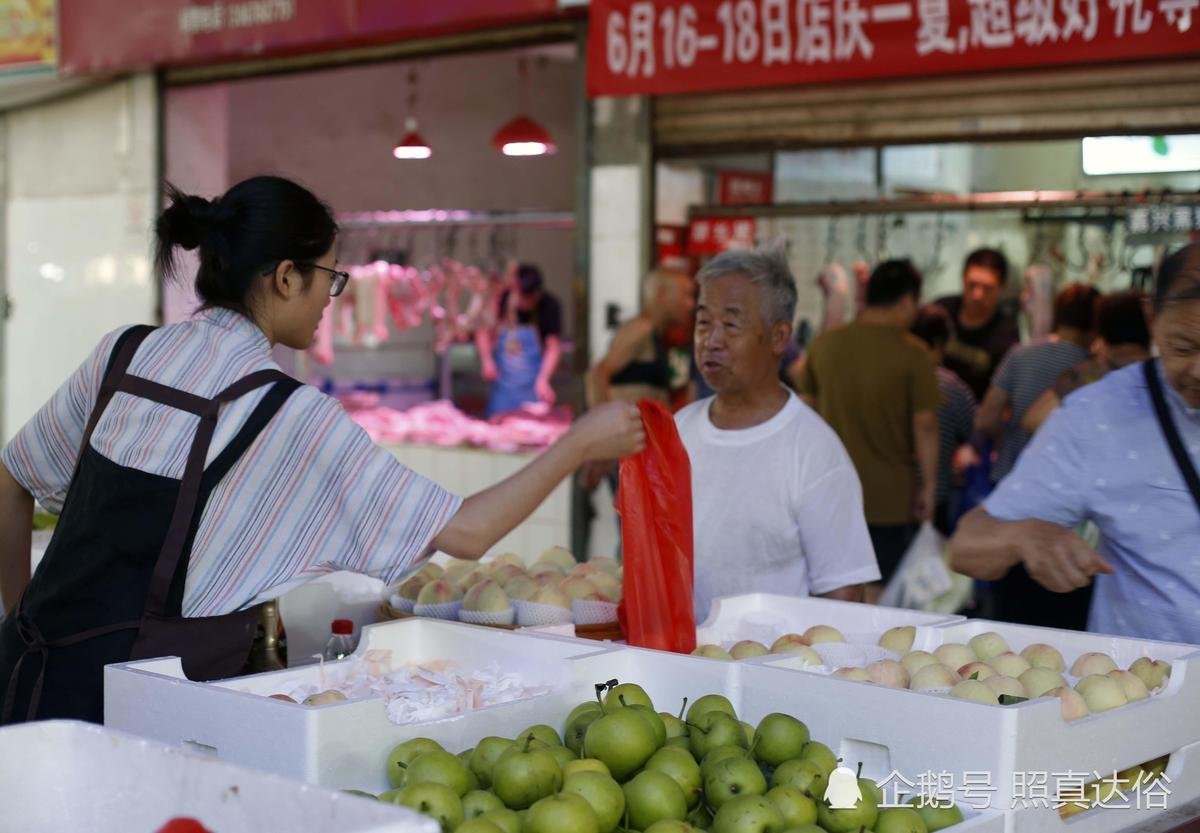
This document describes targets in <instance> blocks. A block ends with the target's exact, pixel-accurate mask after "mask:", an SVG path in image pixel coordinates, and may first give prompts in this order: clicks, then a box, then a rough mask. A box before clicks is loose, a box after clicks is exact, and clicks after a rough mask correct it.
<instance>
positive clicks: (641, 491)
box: [616, 400, 696, 654]
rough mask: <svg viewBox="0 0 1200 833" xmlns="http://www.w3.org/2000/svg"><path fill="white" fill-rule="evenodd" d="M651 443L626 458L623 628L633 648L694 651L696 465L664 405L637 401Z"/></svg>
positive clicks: (621, 505) (621, 502) (621, 508)
mask: <svg viewBox="0 0 1200 833" xmlns="http://www.w3.org/2000/svg"><path fill="white" fill-rule="evenodd" d="M638 408H640V409H641V412H642V422H643V423H644V424H645V426H646V448H645V450H644V451H643V452H642V453H641V454H638V455H637V456H636V457H628V458H626V459H624V460H622V461H621V481H620V487H619V488H618V489H617V502H616V505H617V513H618V514H619V515H620V516H621V548H622V550H623V553H622V558H623V560H624V564H625V598H624V601H623V602H622V603H621V606H620V608H619V616H620V620H621V628H622V630H624V632H625V639H626V641H628V643H629V644H630V645H637V646H639V647H642V648H657V649H659V650H663V651H677V652H679V653H685V654H686V653H690V652H691V651H692V650H694V649H695V647H696V614H695V610H694V609H693V607H692V587H693V585H692V564H693V551H692V467H691V463H690V462H689V461H688V455H687V450H686V449H685V448H684V447H683V441H682V440H680V439H679V432H678V431H677V430H676V429H675V419H674V417H672V416H671V413H670V412H669V411H668V410H667V409H666V408H665V407H663V406H662V405H661V404H659V403H658V402H651V401H648V400H643V401H642V402H639V403H638Z"/></svg>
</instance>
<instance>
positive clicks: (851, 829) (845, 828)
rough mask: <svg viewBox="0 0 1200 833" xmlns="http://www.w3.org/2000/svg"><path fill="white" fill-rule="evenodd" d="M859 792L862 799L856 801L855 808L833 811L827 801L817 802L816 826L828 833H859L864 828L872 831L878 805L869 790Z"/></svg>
mask: <svg viewBox="0 0 1200 833" xmlns="http://www.w3.org/2000/svg"><path fill="white" fill-rule="evenodd" d="M860 788H861V784H860ZM861 792H862V797H861V798H859V799H858V801H857V802H856V803H855V806H853V807H850V808H847V809H844V810H835V809H833V808H832V807H830V806H829V802H828V801H818V802H817V824H819V825H821V826H822V827H824V828H825V830H827V831H828V833H859V831H860V830H861V829H862V828H864V827H865V828H867V829H868V830H871V829H873V828H874V827H875V820H876V819H877V818H879V805H878V802H877V801H876V800H875V794H874V792H872V791H871V790H861Z"/></svg>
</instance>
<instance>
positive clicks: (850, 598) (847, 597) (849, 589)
mask: <svg viewBox="0 0 1200 833" xmlns="http://www.w3.org/2000/svg"><path fill="white" fill-rule="evenodd" d="M865 594H866V590H865V588H864V587H863V585H861V584H849V585H847V586H845V587H839V588H838V589H837V590H830V591H829V592H828V593H818V594H817V595H818V596H820V597H821V598H822V599H834V600H835V601H839V602H861V601H862V600H863V598H864V596H865Z"/></svg>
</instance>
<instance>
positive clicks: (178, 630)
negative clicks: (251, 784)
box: [0, 326, 300, 724]
mask: <svg viewBox="0 0 1200 833" xmlns="http://www.w3.org/2000/svg"><path fill="white" fill-rule="evenodd" d="M152 330H153V328H152V327H146V326H139V327H133V328H131V329H129V330H127V331H126V332H124V333H122V335H121V336H120V338H119V339H118V340H117V343H116V344H115V345H114V347H113V352H112V355H111V356H110V358H109V363H108V367H107V369H106V370H105V375H104V381H103V384H102V385H101V388H100V394H99V396H98V397H97V399H96V404H95V407H94V408H93V410H92V414H91V417H90V419H89V420H88V424H87V428H86V430H85V431H84V435H83V443H82V446H81V448H80V453H79V459H78V462H77V464H76V468H75V472H74V474H73V476H72V478H71V484H70V487H69V490H68V492H67V497H66V501H65V503H64V505H63V512H62V516H61V517H60V518H59V522H58V526H57V528H56V529H55V531H54V536H53V538H52V539H51V541H50V546H49V547H48V548H47V550H46V554H45V556H44V557H43V559H42V561H41V563H40V564H39V566H38V569H37V571H36V572H35V573H34V575H33V578H32V579H31V580H30V582H29V585H28V586H27V587H26V589H25V592H24V593H23V594H22V595H21V599H20V601H19V602H18V603H17V606H16V608H15V609H14V610H13V611H12V613H11V615H9V616H6V617H5V618H4V620H3V621H2V622H0V697H2V698H3V701H2V703H3V706H2V711H0V724H5V723H16V722H22V721H26V720H39V719H41V720H45V719H52V718H72V719H77V720H89V721H92V722H96V723H99V722H102V721H103V719H104V698H103V694H104V666H105V665H108V664H110V663H116V662H126V661H129V660H131V659H146V658H152V657H161V656H178V657H180V658H181V659H182V661H183V670H184V672H185V673H186V674H187V676H188V677H189V678H190V679H193V680H204V681H207V680H213V679H220V678H222V677H229V676H233V675H235V674H237V673H238V672H239V671H240V670H241V669H242V667H243V665H244V664H245V661H246V657H247V655H248V654H249V652H250V646H251V643H252V642H253V639H254V636H255V632H256V627H257V624H258V618H259V607H260V606H255V607H252V608H249V609H247V610H241V611H237V612H236V613H230V614H226V615H224V616H211V617H199V618H184V617H183V615H182V606H183V592H184V582H185V580H186V578H187V567H188V559H189V556H190V553H191V548H192V541H193V539H194V538H195V535H196V530H197V528H198V527H199V523H200V516H201V514H202V512H203V511H204V506H205V504H206V502H207V500H208V497H209V495H210V494H211V492H212V490H213V488H214V487H215V486H216V485H217V484H218V483H219V482H220V481H221V479H222V478H223V477H224V476H225V475H226V474H227V473H228V472H229V470H230V469H231V468H232V467H233V465H234V463H236V462H237V460H238V459H239V458H240V457H241V456H242V454H243V453H244V452H245V451H246V449H247V448H248V447H249V446H250V444H251V443H252V442H253V441H254V439H255V438H256V437H257V436H258V434H259V433H260V432H261V431H262V429H263V428H264V427H265V426H266V425H267V423H268V422H270V420H271V418H272V417H273V416H274V415H275V414H276V413H277V412H278V411H279V409H280V407H281V406H282V405H283V403H284V402H285V401H286V400H287V398H288V396H290V395H291V394H292V392H293V391H294V390H296V388H298V387H300V383H299V382H297V381H296V380H295V379H292V378H290V377H288V376H286V375H285V374H283V373H282V372H280V371H278V370H263V371H259V372H257V373H252V374H250V375H249V376H247V377H245V378H244V379H241V380H239V381H237V382H235V383H234V384H232V385H230V386H229V387H228V388H226V389H225V390H223V391H222V392H221V393H219V394H217V396H215V397H214V398H212V399H205V398H203V397H199V396H195V395H193V394H190V393H187V392H185V391H181V390H178V389H175V388H171V387H167V386H165V385H160V384H158V383H156V382H151V381H149V380H147V379H142V378H140V377H137V376H133V375H130V374H128V373H127V372H126V371H127V369H128V367H129V363H130V361H132V359H133V356H134V353H135V352H136V351H137V348H138V346H139V345H140V344H141V342H142V340H143V339H145V337H146V336H147V335H148V334H149V333H150V332H151V331H152ZM264 385H271V386H272V387H271V389H270V390H269V391H268V392H267V394H266V395H265V396H264V397H263V399H262V401H261V402H260V403H259V404H258V406H257V407H255V409H254V411H253V412H252V413H251V415H250V417H249V418H248V419H247V420H246V423H245V425H244V426H243V427H242V428H241V430H239V431H238V433H237V435H236V436H235V437H234V438H233V440H232V441H231V442H230V443H229V445H228V446H227V447H226V448H225V449H223V450H222V451H221V453H220V454H219V455H218V456H217V457H216V459H214V460H213V462H212V464H211V465H209V466H208V468H207V469H206V468H205V467H204V461H205V459H206V458H207V455H208V449H209V444H210V443H211V441H212V436H213V432H214V430H215V429H216V425H217V414H218V411H219V409H220V407H221V405H222V404H224V403H228V402H231V401H233V400H235V399H237V398H238V397H240V396H243V395H245V394H246V393H248V392H250V391H252V390H255V389H257V388H261V387H263V386H264ZM118 391H120V392H123V393H127V394H131V395H133V396H137V397H140V398H144V399H150V400H153V401H155V402H159V403H161V404H163V405H167V406H169V407H171V408H175V409H178V410H183V411H188V412H190V413H192V414H195V415H196V416H198V417H199V418H200V419H199V425H198V426H197V428H196V433H195V436H194V438H193V440H192V445H191V449H190V451H189V453H188V458H187V465H186V467H185V470H184V474H183V478H182V480H176V479H173V478H169V477H162V476H160V475H155V474H149V473H147V472H142V471H138V470H136V469H132V468H127V467H125V466H119V465H117V464H116V463H114V462H112V461H111V460H109V459H107V458H106V457H103V456H102V455H100V454H99V453H97V452H96V451H95V450H94V449H93V448H92V447H91V443H90V440H91V436H92V432H93V430H95V427H96V423H97V422H99V420H100V417H101V415H102V414H103V413H104V410H105V408H106V407H107V405H108V403H109V401H110V400H111V399H112V397H113V395H114V394H115V393H117V392H118Z"/></svg>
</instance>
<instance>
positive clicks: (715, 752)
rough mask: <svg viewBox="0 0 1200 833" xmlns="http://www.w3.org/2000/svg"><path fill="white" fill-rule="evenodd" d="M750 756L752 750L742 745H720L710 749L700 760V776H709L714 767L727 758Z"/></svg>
mask: <svg viewBox="0 0 1200 833" xmlns="http://www.w3.org/2000/svg"><path fill="white" fill-rule="evenodd" d="M749 757H750V752H749V751H747V750H745V749H743V748H742V747H740V746H718V747H717V748H716V749H712V750H709V753H708V754H707V755H705V756H704V759H703V760H702V761H700V777H701V778H707V777H708V774H709V773H710V772H712V770H713V767H715V766H716V765H717V764H718V763H720V762H721V761H723V760H725V759H726V758H749Z"/></svg>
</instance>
